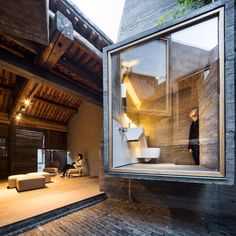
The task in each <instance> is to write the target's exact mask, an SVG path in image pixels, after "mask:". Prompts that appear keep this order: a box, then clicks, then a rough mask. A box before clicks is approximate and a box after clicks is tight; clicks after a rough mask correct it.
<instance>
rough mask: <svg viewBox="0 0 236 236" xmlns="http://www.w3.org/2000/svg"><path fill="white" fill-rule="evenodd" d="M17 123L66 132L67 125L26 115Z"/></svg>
mask: <svg viewBox="0 0 236 236" xmlns="http://www.w3.org/2000/svg"><path fill="white" fill-rule="evenodd" d="M18 124H19V125H26V126H31V127H34V128H39V129H46V130H55V131H61V132H68V126H67V125H66V124H64V123H60V122H55V121H50V120H45V119H37V118H34V117H31V116H26V115H24V116H23V117H22V119H21V120H20V121H19V122H18Z"/></svg>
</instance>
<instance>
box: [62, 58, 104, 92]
mask: <svg viewBox="0 0 236 236" xmlns="http://www.w3.org/2000/svg"><path fill="white" fill-rule="evenodd" d="M59 65H60V66H62V67H64V68H65V70H69V71H71V72H72V73H74V74H76V75H78V77H81V78H83V80H85V81H86V82H87V83H88V84H92V85H93V87H96V89H97V90H98V91H102V82H103V81H102V78H99V77H98V76H95V75H92V74H90V73H87V72H85V71H84V70H83V69H82V68H81V67H80V66H76V65H74V64H73V63H72V62H70V61H68V60H60V61H59Z"/></svg>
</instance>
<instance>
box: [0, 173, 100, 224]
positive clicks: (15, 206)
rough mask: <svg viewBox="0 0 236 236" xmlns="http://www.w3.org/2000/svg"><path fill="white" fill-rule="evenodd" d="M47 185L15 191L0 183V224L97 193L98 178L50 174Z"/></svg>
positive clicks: (28, 216) (12, 221) (25, 217)
mask: <svg viewBox="0 0 236 236" xmlns="http://www.w3.org/2000/svg"><path fill="white" fill-rule="evenodd" d="M46 186H47V187H46V188H42V189H36V190H30V191H25V192H17V190H16V189H15V188H14V189H7V181H1V182H0V209H1V210H0V227H2V226H4V225H8V224H11V223H14V222H18V221H21V220H24V219H27V218H30V217H33V216H36V215H39V214H42V213H45V212H48V211H51V210H54V209H57V208H59V207H63V206H66V205H69V204H72V203H75V202H79V201H82V200H84V199H87V198H90V197H93V196H97V195H98V194H101V193H102V192H100V191H99V180H98V178H90V177H80V178H70V179H69V178H60V177H59V176H55V177H52V182H51V183H48V184H46Z"/></svg>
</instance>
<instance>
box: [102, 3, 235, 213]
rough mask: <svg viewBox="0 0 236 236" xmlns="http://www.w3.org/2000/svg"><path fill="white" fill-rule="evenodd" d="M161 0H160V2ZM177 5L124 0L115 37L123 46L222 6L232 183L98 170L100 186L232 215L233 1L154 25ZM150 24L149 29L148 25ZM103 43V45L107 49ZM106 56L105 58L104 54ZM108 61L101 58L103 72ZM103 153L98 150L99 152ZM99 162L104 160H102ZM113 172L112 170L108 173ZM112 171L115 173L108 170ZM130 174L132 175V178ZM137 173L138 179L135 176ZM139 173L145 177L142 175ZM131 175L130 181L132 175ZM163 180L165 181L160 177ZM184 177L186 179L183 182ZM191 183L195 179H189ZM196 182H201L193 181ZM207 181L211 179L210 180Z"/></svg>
mask: <svg viewBox="0 0 236 236" xmlns="http://www.w3.org/2000/svg"><path fill="white" fill-rule="evenodd" d="M160 3H161V4H160ZM175 6H176V2H175V1H171V0H170V1H169V0H168V1H155V0H150V1H148V2H147V1H145V0H139V1H138V0H126V4H125V8H124V12H123V17H122V21H121V27H120V36H119V39H120V42H119V43H118V44H117V45H118V46H119V45H124V44H126V43H128V42H130V41H132V40H135V39H137V38H140V37H141V36H142V35H148V34H152V33H153V32H158V31H161V30H163V29H165V28H168V27H170V26H173V25H175V24H178V23H180V22H184V21H186V20H188V19H191V18H193V17H195V16H198V15H201V14H203V13H206V12H209V11H211V10H212V9H216V8H218V7H224V8H225V28H224V30H225V63H224V65H225V121H226V122H225V155H226V182H225V183H227V184H231V185H232V184H233V185H232V186H225V185H222V186H220V185H214V184H203V182H204V181H199V180H197V179H195V180H191V181H190V182H192V183H177V182H178V181H179V179H178V178H173V182H171V181H170V182H164V181H151V179H152V177H147V176H146V177H145V176H131V175H129V174H127V175H126V176H124V175H119V174H117V175H116V177H108V176H109V173H108V174H106V175H105V176H103V172H104V170H103V169H101V175H100V176H101V188H102V190H103V191H105V192H106V193H107V194H108V195H109V196H110V197H114V198H120V199H130V200H133V201H138V202H147V203H148V202H149V203H155V204H162V205H165V206H167V207H168V206H169V207H178V208H186V209H191V210H196V211H198V210H201V211H207V212H214V213H221V214H227V215H236V211H235V209H236V201H235V199H236V186H235V184H234V183H233V182H235V179H236V178H235V165H234V163H235V79H234V77H235V54H236V52H235V32H234V31H235V4H234V1H232V0H225V1H217V2H215V3H212V4H210V5H208V6H205V7H202V8H200V9H198V10H195V11H193V12H189V13H188V14H186V15H185V16H183V17H181V18H178V19H175V20H171V21H169V22H167V23H165V24H163V25H161V26H158V27H157V19H158V17H159V16H160V15H161V14H163V12H165V11H166V10H168V9H171V8H173V7H175ZM153 27H154V28H153ZM111 48H112V46H111V47H108V48H107V49H105V51H106V50H109V49H111ZM105 59H106V58H105ZM106 66H107V61H106V60H104V71H106V69H107V68H106ZM108 91H109V90H108V84H107V74H106V73H104V157H105V159H104V168H105V170H107V169H108V163H107V158H106V157H107V156H108V140H109V136H108V107H107V105H106V104H107V101H108V100H107V99H108V97H107V96H108ZM102 156H103V155H102ZM102 161H103V160H102ZM110 176H112V175H110ZM113 176H114V175H113ZM132 177H135V178H136V179H134V180H133V179H132ZM138 178H139V179H138ZM142 178H145V179H149V180H141V179H142ZM131 179H132V180H131ZM162 180H170V179H168V178H162ZM185 182H188V181H185ZM193 182H194V183H193ZM198 182H201V183H198ZM208 183H213V182H209V181H208Z"/></svg>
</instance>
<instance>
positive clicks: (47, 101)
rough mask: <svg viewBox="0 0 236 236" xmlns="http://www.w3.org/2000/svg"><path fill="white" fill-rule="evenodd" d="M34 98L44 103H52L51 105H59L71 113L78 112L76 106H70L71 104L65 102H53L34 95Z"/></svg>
mask: <svg viewBox="0 0 236 236" xmlns="http://www.w3.org/2000/svg"><path fill="white" fill-rule="evenodd" d="M34 99H35V100H37V101H39V102H42V103H44V104H48V105H53V106H56V107H60V108H63V109H66V110H70V111H72V112H73V113H77V112H78V108H75V107H72V106H69V105H65V104H61V103H57V102H54V101H52V100H49V99H46V98H42V97H39V96H35V97H34Z"/></svg>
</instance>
